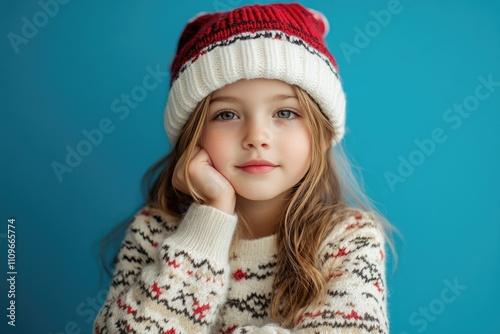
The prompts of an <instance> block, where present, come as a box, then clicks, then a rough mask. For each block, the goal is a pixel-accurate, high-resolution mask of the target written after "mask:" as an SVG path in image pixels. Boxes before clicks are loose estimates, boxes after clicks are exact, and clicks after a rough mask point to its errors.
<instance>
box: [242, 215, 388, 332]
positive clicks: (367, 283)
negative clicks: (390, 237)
mask: <svg viewBox="0 0 500 334" xmlns="http://www.w3.org/2000/svg"><path fill="white" fill-rule="evenodd" d="M319 256H320V260H321V263H322V272H323V274H324V276H325V278H326V281H327V289H328V290H327V297H326V300H325V302H324V303H323V304H322V305H319V306H311V307H308V308H307V309H306V310H304V311H303V312H302V314H300V315H299V316H298V317H297V318H296V324H295V327H294V328H292V329H284V328H281V327H279V326H278V325H274V324H267V325H266V326H263V327H255V326H246V327H238V328H236V329H235V330H234V331H233V332H232V333H233V334H243V333H248V334H250V333H251V334H278V333H280V334H291V333H297V334H298V333H301V334H306V333H307V334H313V333H338V334H347V333H355V334H361V333H363V334H365V333H370V334H375V333H376V334H387V333H389V321H388V315H387V301H386V283H385V260H384V257H385V252H384V237H383V234H382V233H381V231H380V229H379V227H378V226H377V224H376V223H375V222H374V221H373V219H372V218H371V216H370V215H369V214H367V213H360V212H354V213H353V214H352V216H350V217H349V218H347V219H346V220H345V221H342V222H341V223H339V224H337V226H336V227H335V228H334V229H333V231H332V232H331V233H330V235H329V237H328V238H327V239H326V240H325V241H324V242H323V244H322V247H321V251H320V254H319Z"/></svg>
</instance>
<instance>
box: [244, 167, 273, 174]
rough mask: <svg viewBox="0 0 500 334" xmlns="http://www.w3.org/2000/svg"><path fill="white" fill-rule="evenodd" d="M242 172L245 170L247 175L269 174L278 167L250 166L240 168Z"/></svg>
mask: <svg viewBox="0 0 500 334" xmlns="http://www.w3.org/2000/svg"><path fill="white" fill-rule="evenodd" d="M239 168H240V169H241V170H243V171H244V172H245V173H248V174H267V173H269V172H271V171H273V170H274V169H275V168H276V166H269V165H267V166H266V165H253V166H252V165H250V166H245V167H239Z"/></svg>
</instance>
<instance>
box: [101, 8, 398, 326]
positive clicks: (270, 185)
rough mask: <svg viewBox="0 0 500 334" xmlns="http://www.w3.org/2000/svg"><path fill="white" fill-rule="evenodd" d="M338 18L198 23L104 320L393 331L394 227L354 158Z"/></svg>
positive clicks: (178, 60)
mask: <svg viewBox="0 0 500 334" xmlns="http://www.w3.org/2000/svg"><path fill="white" fill-rule="evenodd" d="M327 32H328V22H327V21H326V19H325V18H324V17H323V15H322V14H321V13H318V12H315V11H312V10H310V9H306V8H304V7H303V6H301V5H299V4H272V5H264V6H261V5H252V6H245V7H241V8H238V9H235V10H232V11H229V12H218V13H214V14H202V15H200V16H197V17H195V18H194V19H192V20H191V21H190V22H188V24H187V26H186V27H185V29H184V31H183V33H182V35H181V37H180V40H179V45H178V49H177V53H176V56H175V59H174V61H173V63H172V65H171V75H172V77H171V88H170V92H169V97H168V102H167V106H166V109H165V129H166V132H167V134H168V136H169V139H170V141H171V142H172V144H173V150H172V152H171V153H170V154H169V155H168V156H167V157H166V158H165V159H164V160H163V161H162V162H161V163H160V164H158V166H164V168H163V169H162V170H161V172H160V174H159V176H158V177H157V178H156V180H155V182H154V184H153V186H152V188H151V191H150V198H149V203H148V205H146V206H145V207H144V209H143V210H141V211H140V212H139V213H138V214H137V215H136V216H135V218H134V220H133V221H132V223H131V224H130V226H129V227H128V230H127V234H126V236H125V239H124V241H123V242H122V246H121V249H120V251H119V254H118V257H117V263H116V268H115V271H114V275H113V281H112V285H111V288H110V290H109V295H108V297H107V300H106V302H105V304H104V305H103V307H102V309H101V311H100V313H99V314H98V316H97V318H96V320H95V324H94V333H102V334H104V333H169V334H173V333H177V334H179V333H388V328H389V324H388V316H387V300H386V298H387V290H386V284H385V264H384V255H385V251H384V243H385V241H386V235H389V234H388V233H387V232H388V231H389V227H390V225H389V224H388V223H386V222H385V220H384V219H383V218H382V217H381V216H380V215H378V214H376V213H375V211H373V210H372V209H370V208H371V206H369V205H366V204H363V203H369V202H367V201H366V197H365V196H364V195H363V194H362V193H361V192H360V191H359V188H357V187H356V186H355V183H353V182H350V181H352V180H353V178H352V174H350V173H349V169H346V168H343V167H342V166H343V164H342V161H343V160H345V159H343V155H342V154H341V150H340V146H339V145H338V144H339V142H340V140H341V139H342V137H343V134H344V120H345V96H344V92H343V90H342V86H341V82H340V79H339V75H338V68H337V64H336V62H335V60H334V58H333V56H332V55H331V54H330V52H329V51H328V49H327V48H326V46H325V42H324V37H325V36H326V33H327ZM333 146H335V147H336V148H337V149H336V150H335V152H336V153H335V157H334V158H332V147H333ZM158 166H157V168H158ZM356 207H357V208H356Z"/></svg>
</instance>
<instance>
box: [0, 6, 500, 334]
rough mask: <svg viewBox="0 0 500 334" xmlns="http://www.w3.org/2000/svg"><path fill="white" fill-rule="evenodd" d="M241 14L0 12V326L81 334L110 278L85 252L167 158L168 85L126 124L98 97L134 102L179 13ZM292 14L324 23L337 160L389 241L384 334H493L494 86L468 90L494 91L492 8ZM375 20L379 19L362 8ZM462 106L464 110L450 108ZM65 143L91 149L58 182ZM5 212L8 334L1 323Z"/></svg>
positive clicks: (173, 33)
mask: <svg viewBox="0 0 500 334" xmlns="http://www.w3.org/2000/svg"><path fill="white" fill-rule="evenodd" d="M265 2H267V1H261V3H265ZM43 3H45V2H43ZM246 3H253V1H238V0H220V1H204V2H201V1H200V2H196V3H195V2H193V1H175V2H173V1H170V2H169V1H141V2H139V1H107V2H102V1H96V0H89V1H85V2H82V1H69V2H68V3H66V4H60V5H59V8H58V11H57V13H55V9H54V8H52V12H53V13H52V14H53V15H51V16H53V17H50V16H47V15H45V18H47V20H45V21H44V14H43V12H42V11H43V9H42V7H41V5H40V3H38V2H35V1H13V0H10V1H2V3H1V4H0V13H1V14H0V16H1V19H0V34H1V35H2V38H1V42H0V47H1V59H0V68H1V90H0V94H1V95H0V97H1V119H0V137H1V141H0V143H1V149H2V154H1V163H0V172H1V174H0V178H1V185H0V212H1V217H0V219H1V225H0V242H1V243H0V250H1V252H0V263H1V265H0V268H2V269H1V275H2V276H1V285H0V288H1V291H0V309H1V310H2V311H1V312H0V319H1V320H0V321H1V323H0V329H1V330H0V332H2V333H53V334H56V333H80V332H81V333H88V332H90V331H91V324H92V321H93V317H94V316H95V314H96V311H97V309H98V308H99V307H100V305H101V304H102V302H103V299H104V297H105V293H106V291H105V289H106V288H107V286H108V284H109V278H108V277H106V276H104V278H103V279H101V278H100V272H101V264H100V262H99V256H98V250H99V243H100V241H101V240H102V238H103V237H104V236H105V235H106V234H107V233H108V232H109V231H110V230H111V229H112V228H113V227H115V226H116V225H118V224H119V223H120V222H122V221H124V220H126V219H128V218H130V217H131V216H132V215H133V214H134V213H135V211H136V210H137V209H138V208H139V207H140V206H141V204H142V201H143V195H142V192H141V189H140V180H141V177H142V175H143V174H144V172H145V171H146V169H147V168H148V167H149V166H150V165H151V164H152V163H153V162H155V161H156V160H157V159H159V158H160V157H161V156H163V155H164V154H165V153H166V152H167V151H168V150H169V148H170V146H169V144H168V141H167V138H166V135H165V134H164V132H163V125H162V124H163V121H162V115H163V108H164V105H165V101H166V96H167V91H168V80H169V79H168V78H166V77H159V80H158V82H157V83H158V85H157V87H156V88H155V89H152V90H150V91H147V96H145V97H143V98H144V99H143V100H142V101H140V102H138V103H137V105H135V106H134V107H133V108H132V107H130V108H128V113H126V112H125V111H124V109H123V108H125V107H124V106H125V104H123V103H121V104H120V107H122V109H121V112H119V113H116V112H114V111H117V110H116V108H113V107H112V103H113V101H115V100H116V99H118V100H119V99H120V98H121V96H122V94H131V92H132V91H134V92H135V93H137V92H139V91H140V86H141V85H142V81H143V78H144V77H145V76H146V75H147V74H148V70H147V68H148V67H150V68H152V69H154V68H156V67H157V66H158V67H159V68H160V70H161V71H167V69H168V64H169V62H170V60H171V58H172V55H173V53H174V50H175V47H176V42H177V38H178V36H179V34H180V32H181V29H182V28H183V26H184V24H185V22H186V21H187V20H188V19H189V18H191V17H192V16H193V15H195V14H196V13H198V12H200V11H214V10H217V9H228V8H230V7H234V6H237V5H242V4H246ZM302 3H303V4H305V5H306V6H309V7H311V8H315V9H317V10H320V11H322V12H324V13H325V15H326V16H327V17H328V19H329V22H330V27H331V30H330V33H329V35H328V37H327V42H328V45H329V47H330V49H331V50H332V52H333V53H334V55H335V56H336V58H337V60H338V63H339V66H340V73H341V76H342V79H343V82H344V87H345V90H346V93H347V99H348V119H347V125H348V132H347V135H346V137H345V145H346V148H347V150H348V152H349V153H350V155H351V156H352V157H353V159H354V160H355V163H356V165H358V166H361V167H362V170H361V171H362V173H363V176H364V179H365V185H366V189H367V192H368V194H369V195H370V196H371V197H372V198H373V199H374V200H376V201H377V202H378V203H379V208H380V210H381V211H382V212H383V213H384V214H385V215H387V217H388V218H389V220H390V221H391V222H392V223H393V224H394V225H395V226H396V227H397V228H398V229H399V230H400V232H401V234H402V238H399V237H396V247H397V252H398V255H399V262H398V265H397V267H396V266H394V265H392V263H391V262H390V263H389V268H388V273H387V279H388V287H389V291H390V296H389V307H390V322H391V333H397V334H408V333H428V334H431V333H483V334H485V333H500V317H499V311H500V307H499V306H498V303H499V300H500V287H499V286H500V285H499V284H498V281H499V279H498V277H499V276H500V224H499V223H500V219H499V217H500V205H499V200H500V196H499V190H498V189H499V185H500V182H499V181H500V176H499V175H500V174H499V173H498V165H499V163H500V159H499V158H500V156H499V155H500V135H499V129H500V113H499V112H500V87H499V86H498V84H497V86H493V87H490V89H491V91H488V90H487V87H485V86H484V84H481V81H480V79H479V78H480V77H483V78H484V79H486V80H487V79H488V77H490V79H491V80H493V81H494V82H497V83H498V82H500V5H499V3H498V2H495V1H487V0H481V1H480V0H461V1H451V0H449V1H445V0H439V1H436V0H434V1H430V0H428V1H425V0H420V1H415V0H414V1H411V0H401V1H400V3H399V6H396V7H395V9H394V8H392V7H391V3H392V4H393V3H395V2H394V1H378V0H377V1H375V0H370V1H352V0H337V1H319V0H318V1H312V0H311V1H302ZM388 8H390V9H393V12H394V13H392V14H391V16H390V18H389V17H388V16H385V17H384V16H383V15H382V14H377V13H381V11H383V10H386V11H387V9H388ZM41 12H42V13H41ZM382 13H383V12H382ZM385 13H387V12H385ZM381 15H382V16H381ZM377 17H378V20H379V21H380V23H377V22H378V21H377ZM381 17H382V18H384V20H382V19H381ZM23 18H25V19H24V20H23ZM34 21H35V22H37V24H38V25H39V26H40V27H39V28H38V31H36V34H35V32H34V31H31V32H30V31H28V30H26V29H27V28H24V30H25V31H24V32H25V34H28V35H27V36H31V37H30V38H26V40H24V42H23V43H21V44H18V45H17V46H16V45H13V44H12V43H11V41H10V40H9V36H11V38H12V36H13V34H17V35H19V36H21V35H22V32H23V25H26V24H27V23H26V22H31V23H33V22H34ZM30 33H31V35H29V34H30ZM9 34H10V35H9ZM362 35H365V37H364V38H363V36H362ZM16 49H17V50H16ZM346 50H350V51H346ZM16 51H17V52H16ZM481 85H482V86H481ZM478 86H481V87H479V88H477V87H478ZM138 87H139V88H138ZM477 92H479V94H483V95H484V94H487V95H488V96H483V95H481V97H482V98H481V99H477V98H476V97H474V96H475V95H476V94H478V93H477ZM141 99H142V97H141ZM475 102H477V103H476V104H474V103H475ZM463 103H466V104H467V106H468V108H469V110H471V111H470V115H469V116H467V117H462V116H460V117H458V116H457V115H459V114H456V113H454V114H451V113H452V112H453V111H448V110H449V109H450V108H453V105H454V104H463ZM115 107H116V106H115ZM451 117H453V118H451ZM106 119H108V120H109V121H108V123H109V124H108V125H107V126H108V133H103V135H102V138H100V139H99V138H98V139H99V140H97V139H96V140H97V141H95V142H96V144H95V145H92V146H91V147H90V148H89V147H84V146H82V145H84V144H81V143H82V141H84V140H86V138H85V136H84V134H83V131H84V130H87V131H91V130H93V129H96V128H98V127H99V124H100V123H101V122H103V120H104V122H106ZM436 129H437V130H436ZM439 129H441V130H439ZM433 131H434V132H436V131H437V132H440V135H439V136H437V138H434V139H433V137H432V133H433ZM96 138H97V137H96ZM418 141H420V142H422V143H426V145H427V146H425V149H421V148H419V146H418V145H417V142H418ZM78 145H80V149H83V150H85V149H87V152H88V153H89V154H88V155H87V156H84V157H83V158H82V159H81V161H73V162H74V164H73V165H74V166H75V167H74V168H72V171H71V172H66V173H63V174H62V175H61V176H60V178H58V177H57V175H56V173H55V172H54V169H53V164H54V162H59V163H61V164H66V162H65V159H66V155H67V154H68V153H67V149H68V147H69V149H77V147H78ZM90 150H91V152H89V151H90ZM424 151H425V152H424ZM419 152H420V153H419ZM404 161H406V162H404ZM405 164H406V166H404V165H405ZM408 164H412V165H413V166H409V165H408ZM405 168H406V169H405ZM398 169H399V171H398ZM390 173H392V174H390ZM398 174H399V176H398V177H399V179H397V180H396V181H394V182H393V183H391V182H390V181H388V179H387V177H388V175H392V177H394V176H396V175H398ZM9 217H14V218H15V219H16V223H15V224H16V254H17V257H16V269H17V272H18V274H17V281H16V299H15V301H16V305H17V309H16V311H17V313H16V327H15V328H13V327H10V326H7V318H6V313H7V311H6V307H7V305H8V304H7V303H8V298H7V285H6V272H7V266H6V263H7V238H6V236H7V219H8V218H9ZM118 242H119V241H118ZM449 285H456V286H458V287H456V288H455V290H450V288H449V287H448V286H449Z"/></svg>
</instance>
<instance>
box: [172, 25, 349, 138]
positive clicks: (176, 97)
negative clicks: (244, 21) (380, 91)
mask: <svg viewBox="0 0 500 334" xmlns="http://www.w3.org/2000/svg"><path fill="white" fill-rule="evenodd" d="M257 34H260V35H261V36H260V37H259V36H257ZM270 34H271V36H276V35H278V36H279V38H273V37H269V36H270ZM264 35H266V36H265V37H264ZM222 45H223V46H222ZM257 78H263V79H278V80H282V81H284V82H286V83H288V84H291V85H297V86H299V87H301V88H302V89H304V90H305V91H306V92H307V93H308V94H309V95H310V96H311V97H312V98H313V99H314V100H315V102H316V103H317V104H318V105H319V107H320V108H321V110H322V112H323V113H324V114H325V115H326V116H327V117H328V118H329V120H330V122H331V123H332V125H333V127H334V130H335V139H334V142H335V143H337V142H340V140H341V139H342V137H343V136H344V127H345V106H346V101H345V94H344V90H343V89H342V85H341V82H340V78H339V76H338V73H337V72H336V69H335V67H334V66H333V64H332V63H331V62H330V61H329V59H328V58H327V57H325V56H324V55H322V54H320V53H319V52H318V51H317V50H316V49H314V48H312V47H310V46H308V45H307V43H305V42H304V41H303V40H301V39H298V38H296V37H290V36H285V37H284V36H283V32H281V31H264V32H263V31H259V32H257V33H245V34H241V35H238V36H235V37H233V38H232V39H231V40H229V41H221V42H218V43H217V44H215V45H210V46H208V47H207V48H206V49H205V50H203V51H202V52H201V55H200V56H198V57H197V58H196V60H194V61H193V60H190V61H188V62H187V63H186V64H185V65H184V66H183V68H182V69H181V71H180V72H179V77H178V78H177V79H176V80H174V82H173V85H172V87H171V89H170V92H169V95H168V101H167V105H166V107H165V118H164V119H165V124H164V126H165V130H166V132H167V134H168V137H169V139H170V142H171V143H172V144H175V142H176V141H177V138H178V136H179V135H180V131H181V130H182V128H183V126H184V124H185V123H186V121H187V119H188V118H189V116H190V115H191V113H192V112H193V110H194V109H195V108H196V106H197V105H198V103H199V102H200V101H201V100H202V99H203V98H205V97H206V96H207V95H208V94H210V93H211V92H213V91H216V90H217V89H220V88H222V87H224V86H226V85H228V84H231V83H234V82H236V81H238V80H241V79H257Z"/></svg>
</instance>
